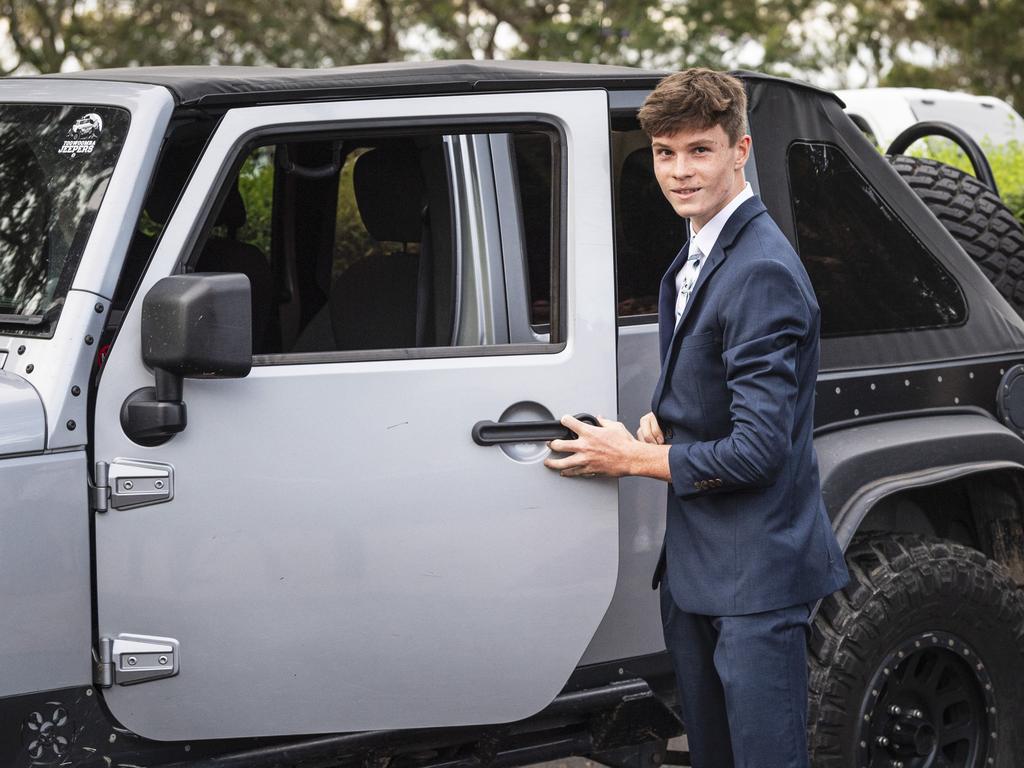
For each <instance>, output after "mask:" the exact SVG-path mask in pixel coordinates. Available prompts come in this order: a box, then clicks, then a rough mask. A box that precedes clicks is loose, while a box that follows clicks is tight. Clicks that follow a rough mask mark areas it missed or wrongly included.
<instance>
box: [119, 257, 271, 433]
mask: <svg viewBox="0 0 1024 768" xmlns="http://www.w3.org/2000/svg"><path fill="white" fill-rule="evenodd" d="M142 359H143V361H145V363H146V365H148V366H149V367H151V368H152V369H153V372H154V375H155V378H156V382H155V384H156V386H155V387H145V388H143V389H140V390H138V391H136V392H133V393H132V394H131V395H130V396H129V397H128V399H127V400H126V401H125V403H124V405H123V406H122V408H121V426H122V427H123V428H124V431H125V434H126V435H128V437H130V438H131V439H132V440H133V441H135V442H136V443H139V444H140V445H160V444H161V443H164V442H166V441H167V440H169V439H170V438H171V437H173V436H174V435H176V434H177V433H178V432H181V431H182V430H183V429H185V425H186V423H187V415H186V410H185V403H184V402H183V400H182V394H183V393H182V390H183V381H184V379H186V378H189V379H232V378H242V377H244V376H247V375H248V374H249V371H250V370H251V369H252V292H251V289H250V287H249V278H247V277H246V276H245V275H242V274H227V273H225V274H220V273H217V274H204V273H196V274H191V275H174V276H171V277H165V278H163V279H162V280H160V281H159V282H158V283H157V284H156V285H154V286H153V287H152V288H151V289H150V291H149V293H147V294H146V297H145V299H143V302H142Z"/></svg>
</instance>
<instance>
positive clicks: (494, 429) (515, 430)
mask: <svg viewBox="0 0 1024 768" xmlns="http://www.w3.org/2000/svg"><path fill="white" fill-rule="evenodd" d="M576 418H577V419H579V420H580V421H582V422H584V423H586V424H590V425H591V426H594V427H597V426H600V425H599V424H598V422H597V419H595V418H594V417H593V416H591V415H590V414H589V413H577V414H576ZM577 437H579V435H577V434H576V433H575V432H573V431H572V430H571V429H569V428H568V427H566V426H563V425H562V423H561V422H559V421H555V420H554V419H552V420H548V421H505V422H497V421H478V422H477V423H476V424H474V425H473V442H474V443H476V444H477V445H485V446H486V445H501V444H502V443H536V442H540V441H541V440H575V439H576V438H577Z"/></svg>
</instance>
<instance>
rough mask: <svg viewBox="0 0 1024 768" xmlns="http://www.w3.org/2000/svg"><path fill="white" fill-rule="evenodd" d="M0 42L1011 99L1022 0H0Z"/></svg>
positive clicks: (168, 57)
mask: <svg viewBox="0 0 1024 768" xmlns="http://www.w3.org/2000/svg"><path fill="white" fill-rule="evenodd" d="M5 33H6V34H5ZM0 40H3V41H5V42H4V44H3V45H4V47H2V48H0V51H2V53H3V55H2V56H0V62H2V64H3V69H4V71H5V72H7V73H11V72H15V71H17V72H24V73H28V72H54V71H59V70H60V69H61V68H79V67H87V68H92V67H108V66H128V65H142V64H274V65H279V66H311V67H319V66H331V65H340V64H354V63H362V62H373V61H388V60H396V59H403V58H438V57H459V58H533V59H535V58H543V59H564V60H575V61H590V62H603V63H613V64H631V65H637V66H646V67H665V68H679V67H684V66H692V65H698V64H703V65H709V66H714V67H722V68H736V67H743V68H752V69H758V70H761V71H765V72H770V73H775V74H782V75H792V76H797V77H801V78H803V79H807V80H810V81H812V82H819V83H822V84H824V85H828V86H832V87H858V86H862V85H876V84H880V85H886V84H899V85H921V86H935V87H945V88H957V89H962V90H969V91H974V92H977V93H988V94H992V95H996V96H1000V97H1002V98H1005V99H1007V100H1008V101H1010V102H1011V103H1012V104H1014V105H1015V106H1016V107H1017V108H1018V109H1020V108H1021V107H1022V106H1024V2H1021V0H285V1H283V2H282V0H276V1H274V0H173V1H171V0H0Z"/></svg>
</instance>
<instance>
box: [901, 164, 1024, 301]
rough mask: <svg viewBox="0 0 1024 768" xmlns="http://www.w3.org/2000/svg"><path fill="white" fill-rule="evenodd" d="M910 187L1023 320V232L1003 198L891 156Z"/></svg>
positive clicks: (967, 178) (956, 175) (950, 172)
mask: <svg viewBox="0 0 1024 768" xmlns="http://www.w3.org/2000/svg"><path fill="white" fill-rule="evenodd" d="M888 160H889V162H890V163H892V166H893V168H895V169H896V172H897V173H899V175H900V176H902V177H903V180H904V181H906V182H907V184H909V185H910V188H911V189H912V190H914V192H915V193H917V196H918V197H920V198H921V199H922V200H923V201H924V202H925V204H926V205H927V206H928V207H929V208H930V209H931V211H932V213H934V214H935V217H936V218H937V219H938V220H939V221H940V222H942V224H943V226H944V227H945V228H946V229H947V230H949V233H950V234H951V235H953V237H954V239H955V240H956V241H957V242H958V243H959V244H960V247H961V248H963V249H964V250H965V251H966V252H967V255H968V256H970V257H971V258H972V259H974V261H975V263H976V264H977V265H978V266H979V267H981V271H982V272H984V273H985V275H986V276H987V277H988V279H989V280H990V281H991V282H992V284H993V285H994V286H995V287H996V289H997V290H998V291H999V292H1000V293H1001V294H1002V295H1003V296H1004V297H1005V298H1006V300H1007V301H1008V302H1010V304H1011V305H1012V306H1013V308H1014V309H1016V310H1017V313H1018V314H1020V315H1022V316H1024V227H1021V224H1020V222H1019V221H1017V219H1016V218H1015V217H1014V215H1013V214H1012V213H1011V212H1010V209H1009V208H1007V207H1006V205H1005V204H1004V203H1003V201H1002V200H1000V199H999V196H998V195H996V194H995V193H994V192H993V191H992V190H991V189H989V188H988V187H987V186H985V185H984V184H982V183H981V182H980V181H978V180H977V179H976V178H974V177H973V176H971V175H970V174H968V173H964V172H963V171H961V170H960V169H959V168H953V167H952V166H949V165H945V164H944V163H938V162H936V161H934V160H930V159H928V158H924V157H910V156H908V155H889V156H888Z"/></svg>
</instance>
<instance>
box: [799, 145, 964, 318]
mask: <svg viewBox="0 0 1024 768" xmlns="http://www.w3.org/2000/svg"><path fill="white" fill-rule="evenodd" d="M788 164H789V186H790V193H791V196H792V200H793V213H794V217H795V219H796V233H797V246H798V250H799V252H800V258H801V259H802V260H803V262H804V266H805V267H806V268H807V272H808V274H809V275H810V277H811V281H812V283H813V284H814V291H815V293H816V294H817V297H818V303H819V304H820V305H821V318H822V323H821V335H822V336H825V337H828V336H848V335H854V334H867V333H882V332H886V331H907V330H916V329H927V328H941V327H944V326H951V325H958V324H960V323H962V322H963V321H964V320H965V319H966V317H967V305H966V303H965V301H964V296H963V293H962V292H961V290H960V287H959V286H958V285H957V284H956V281H955V280H954V279H953V277H952V275H950V274H949V272H947V271H946V269H945V268H944V267H943V266H942V265H941V264H940V263H939V262H938V261H937V260H936V259H935V257H933V256H932V254H931V253H929V252H928V250H927V249H926V248H925V247H924V245H923V244H922V243H921V242H920V241H919V240H918V239H917V237H916V236H915V235H914V234H913V232H911V231H910V230H909V229H908V228H907V227H906V225H905V224H904V223H903V222H902V221H901V220H900V219H899V218H898V217H897V216H896V214H895V213H894V212H893V211H892V209H891V208H889V206H888V205H887V204H886V202H885V200H883V199H882V197H881V196H880V195H879V194H878V192H877V191H876V190H875V189H874V188H873V187H872V186H871V184H870V183H869V182H868V181H867V179H865V178H864V177H863V176H862V175H861V174H860V172H859V171H858V170H857V169H856V168H854V166H853V164H852V163H851V162H850V160H849V158H848V157H847V156H846V155H845V154H844V153H843V151H842V150H840V149H839V148H838V147H835V146H833V145H831V144H817V143H814V144H812V143H805V142H797V143H794V144H792V145H791V146H790V148H789V156H788Z"/></svg>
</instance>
